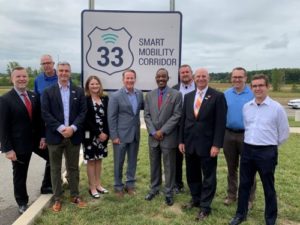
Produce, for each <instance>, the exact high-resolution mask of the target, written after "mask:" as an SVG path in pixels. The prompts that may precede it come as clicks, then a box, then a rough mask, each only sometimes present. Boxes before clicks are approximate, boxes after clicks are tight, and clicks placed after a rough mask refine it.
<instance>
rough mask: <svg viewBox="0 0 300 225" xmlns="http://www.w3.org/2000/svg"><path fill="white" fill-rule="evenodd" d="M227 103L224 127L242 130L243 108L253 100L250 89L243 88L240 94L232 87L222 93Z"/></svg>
mask: <svg viewBox="0 0 300 225" xmlns="http://www.w3.org/2000/svg"><path fill="white" fill-rule="evenodd" d="M224 95H225V98H226V102H227V120H226V127H227V128H229V129H233V130H244V129H245V128H244V123H243V106H244V105H245V103H247V102H249V101H250V100H252V99H253V98H254V95H253V93H252V91H251V89H250V88H249V87H248V86H245V88H244V90H243V91H242V92H240V93H238V92H237V91H236V89H235V88H234V87H232V88H229V89H228V90H226V91H225V92H224Z"/></svg>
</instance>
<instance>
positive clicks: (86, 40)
mask: <svg viewBox="0 0 300 225" xmlns="http://www.w3.org/2000/svg"><path fill="white" fill-rule="evenodd" d="M81 16H82V56H81V57H82V58H81V59H82V76H83V82H84V83H85V81H86V79H87V78H88V76H90V75H96V76H98V77H99V78H100V79H101V82H102V85H103V87H104V89H105V90H117V89H119V88H121V87H122V86H123V83H122V72H123V71H124V70H126V69H134V70H135V71H136V73H137V80H136V85H135V87H136V88H138V89H141V90H145V91H146V90H152V89H154V88H157V84H156V81H155V74H156V71H157V70H158V69H159V68H166V69H167V70H168V72H169V77H170V79H169V82H168V85H169V86H170V87H171V86H173V85H175V84H177V83H178V68H179V66H180V58H181V26H182V16H181V13H180V12H169V11H167V12H140V11H97V10H85V11H83V12H82V15H81Z"/></svg>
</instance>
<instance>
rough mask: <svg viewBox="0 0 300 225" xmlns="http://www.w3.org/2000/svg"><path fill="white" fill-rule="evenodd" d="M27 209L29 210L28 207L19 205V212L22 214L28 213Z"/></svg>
mask: <svg viewBox="0 0 300 225" xmlns="http://www.w3.org/2000/svg"><path fill="white" fill-rule="evenodd" d="M27 208H28V206H27V205H19V209H18V211H19V213H20V214H23V213H24V212H25V211H26V209H27Z"/></svg>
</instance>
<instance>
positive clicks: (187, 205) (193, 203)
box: [181, 200, 200, 209]
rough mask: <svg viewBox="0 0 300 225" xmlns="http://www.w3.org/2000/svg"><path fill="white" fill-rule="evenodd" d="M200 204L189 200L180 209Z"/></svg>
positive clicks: (196, 206)
mask: <svg viewBox="0 0 300 225" xmlns="http://www.w3.org/2000/svg"><path fill="white" fill-rule="evenodd" d="M199 206H200V204H199V202H194V201H193V200H191V201H190V202H188V203H186V204H184V205H183V206H182V207H181V208H182V209H192V208H198V207H199Z"/></svg>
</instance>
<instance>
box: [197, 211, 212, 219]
mask: <svg viewBox="0 0 300 225" xmlns="http://www.w3.org/2000/svg"><path fill="white" fill-rule="evenodd" d="M208 216H209V213H208V212H204V211H202V210H200V211H199V213H198V215H197V216H196V220H199V221H202V220H205V219H206V218H207V217H208Z"/></svg>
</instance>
